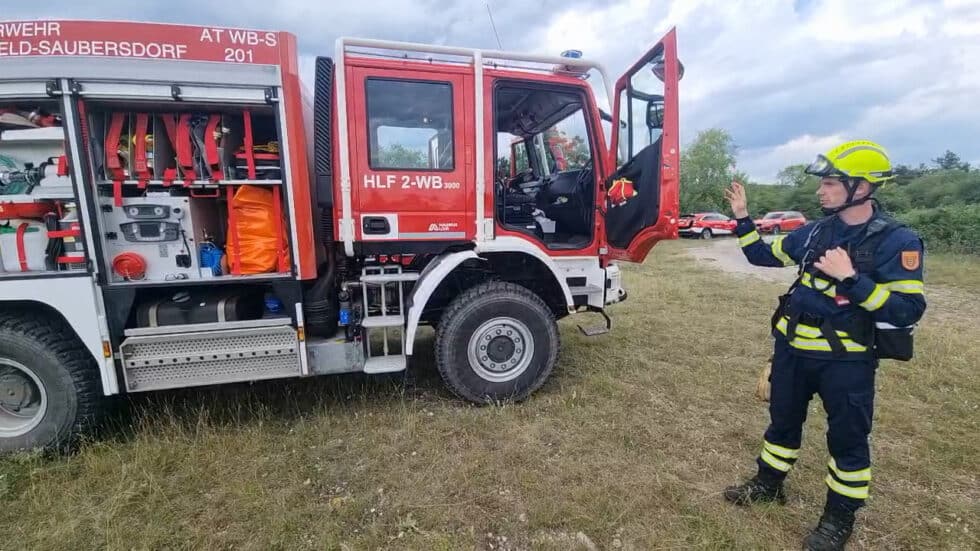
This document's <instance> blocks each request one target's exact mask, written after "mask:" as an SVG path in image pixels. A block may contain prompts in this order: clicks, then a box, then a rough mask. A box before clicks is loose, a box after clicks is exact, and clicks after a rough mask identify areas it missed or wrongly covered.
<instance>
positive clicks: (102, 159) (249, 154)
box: [85, 101, 292, 285]
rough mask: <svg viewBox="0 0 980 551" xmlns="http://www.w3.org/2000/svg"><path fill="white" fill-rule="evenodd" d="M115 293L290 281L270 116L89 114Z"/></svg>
mask: <svg viewBox="0 0 980 551" xmlns="http://www.w3.org/2000/svg"><path fill="white" fill-rule="evenodd" d="M86 111H87V116H86V117H85V120H86V122H87V125H88V130H89V132H88V136H89V144H88V147H87V149H88V151H89V155H90V160H91V162H92V165H91V166H92V171H93V179H94V187H95V192H96V195H97V197H98V202H99V208H100V212H99V217H100V222H101V235H102V240H103V243H104V244H105V249H106V255H105V256H106V260H105V263H106V264H107V265H106V271H107V273H109V274H110V276H109V278H108V279H109V281H110V283H111V284H123V285H141V284H159V283H172V282H179V281H196V280H207V279H215V278H225V279H228V278H244V277H288V276H290V275H292V262H291V252H290V240H289V223H288V216H287V210H286V207H285V205H286V201H287V195H286V189H285V186H284V185H283V180H282V177H283V171H282V167H281V158H280V155H279V143H280V142H279V135H278V125H277V118H276V112H275V110H274V108H273V107H271V106H263V105H256V106H240V105H239V106H231V105H221V104H214V105H212V104H196V105H195V104H184V103H181V104H180V105H168V104H155V105H152V106H151V105H149V104H146V103H139V102H109V101H93V102H90V103H87V104H86Z"/></svg>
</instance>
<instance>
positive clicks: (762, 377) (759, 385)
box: [755, 363, 772, 402]
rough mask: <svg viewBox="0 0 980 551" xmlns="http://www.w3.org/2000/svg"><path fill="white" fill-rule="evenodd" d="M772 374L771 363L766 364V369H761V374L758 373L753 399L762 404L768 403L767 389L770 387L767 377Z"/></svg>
mask: <svg viewBox="0 0 980 551" xmlns="http://www.w3.org/2000/svg"><path fill="white" fill-rule="evenodd" d="M771 374H772V363H767V364H766V367H764V368H762V372H761V373H759V380H758V381H756V383H755V397H756V398H758V399H759V400H761V401H763V402H768V401H769V389H770V387H771V386H772V385H771V384H770V383H769V375H771Z"/></svg>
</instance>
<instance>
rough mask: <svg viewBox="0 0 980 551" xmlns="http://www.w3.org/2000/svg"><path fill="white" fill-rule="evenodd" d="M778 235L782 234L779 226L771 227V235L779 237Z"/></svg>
mask: <svg viewBox="0 0 980 551" xmlns="http://www.w3.org/2000/svg"><path fill="white" fill-rule="evenodd" d="M780 233H782V230H780V229H779V226H778V225H777V226H773V227H772V234H773V235H779V234H780Z"/></svg>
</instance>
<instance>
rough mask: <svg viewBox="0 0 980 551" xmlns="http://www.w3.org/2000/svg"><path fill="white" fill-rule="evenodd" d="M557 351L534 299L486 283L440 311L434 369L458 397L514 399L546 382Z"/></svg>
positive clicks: (548, 318) (550, 324)
mask: <svg viewBox="0 0 980 551" xmlns="http://www.w3.org/2000/svg"><path fill="white" fill-rule="evenodd" d="M558 347H559V335H558V325H557V324H556V323H555V317H554V315H553V314H552V312H551V310H550V309H549V308H548V306H547V305H546V304H545V303H544V301H543V300H541V298H540V297H538V296H537V295H535V294H534V293H532V292H531V291H530V290H528V289H526V288H524V287H521V286H519V285H515V284H513V283H505V282H499V281H491V282H488V283H483V284H480V285H477V286H476V287H473V288H471V289H469V290H467V291H466V292H464V293H463V294H462V295H460V296H459V297H457V298H456V300H454V301H453V302H452V304H450V306H449V308H447V309H446V311H445V313H444V314H443V316H442V319H441V320H440V322H439V328H438V330H437V332H436V365H437V367H438V369H439V373H440V374H441V375H442V378H443V380H444V381H445V382H446V384H447V385H448V386H449V388H450V389H451V390H452V391H453V392H454V393H456V394H457V395H458V396H460V397H461V398H465V399H467V400H470V401H472V402H476V403H493V402H507V401H520V400H523V399H525V398H527V397H528V396H529V395H531V393H533V392H534V391H535V390H537V389H538V388H540V387H541V385H543V384H544V382H545V380H547V378H548V376H549V375H550V374H551V371H552V369H554V366H555V362H556V361H557V358H558Z"/></svg>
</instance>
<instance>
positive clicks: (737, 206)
mask: <svg viewBox="0 0 980 551" xmlns="http://www.w3.org/2000/svg"><path fill="white" fill-rule="evenodd" d="M725 199H727V200H728V204H729V205H731V207H732V214H734V215H735V218H745V217H746V216H748V215H749V202H748V199H746V197H745V187H744V186H743V185H742V184H740V183H738V182H732V185H731V187H729V188H728V189H726V190H725Z"/></svg>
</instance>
